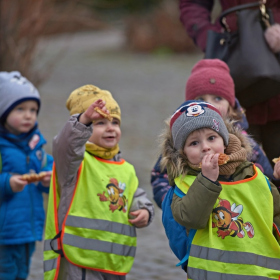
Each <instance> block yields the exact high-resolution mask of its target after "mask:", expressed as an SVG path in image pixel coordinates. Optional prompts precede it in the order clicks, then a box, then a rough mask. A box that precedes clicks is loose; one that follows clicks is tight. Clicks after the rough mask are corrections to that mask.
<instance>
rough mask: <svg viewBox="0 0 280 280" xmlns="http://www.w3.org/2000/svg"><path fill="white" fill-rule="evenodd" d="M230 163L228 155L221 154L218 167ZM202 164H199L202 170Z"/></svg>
mask: <svg viewBox="0 0 280 280" xmlns="http://www.w3.org/2000/svg"><path fill="white" fill-rule="evenodd" d="M228 161H229V156H228V155H226V154H220V155H219V157H218V165H223V164H226V163H227V162H228ZM201 165H202V163H200V164H199V168H201Z"/></svg>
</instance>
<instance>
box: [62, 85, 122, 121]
mask: <svg viewBox="0 0 280 280" xmlns="http://www.w3.org/2000/svg"><path fill="white" fill-rule="evenodd" d="M98 99H102V100H104V101H105V102H106V104H105V106H106V108H107V109H108V111H109V112H110V115H111V116H112V117H113V118H116V119H118V120H119V121H121V109H120V106H119V105H118V103H117V102H116V100H115V99H114V98H113V96H112V94H111V93H110V92H109V91H107V90H103V89H100V88H98V87H96V86H94V85H85V86H82V87H79V88H77V89H75V90H74V91H73V92H72V93H71V94H70V96H69V98H68V99H67V101H66V107H67V109H68V110H69V111H70V115H71V116H72V115H74V114H81V113H83V112H85V111H86V109H87V108H88V107H89V106H90V105H91V104H92V103H93V102H94V101H96V100H98Z"/></svg>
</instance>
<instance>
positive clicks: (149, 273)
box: [28, 31, 202, 280]
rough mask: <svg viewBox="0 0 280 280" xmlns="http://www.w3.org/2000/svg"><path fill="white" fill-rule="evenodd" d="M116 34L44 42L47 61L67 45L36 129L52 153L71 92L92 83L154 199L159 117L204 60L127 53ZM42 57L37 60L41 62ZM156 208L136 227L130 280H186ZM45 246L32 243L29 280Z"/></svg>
mask: <svg viewBox="0 0 280 280" xmlns="http://www.w3.org/2000/svg"><path fill="white" fill-rule="evenodd" d="M123 40H124V39H123V37H122V33H121V32H119V31H107V32H100V33H99V32H96V33H83V34H79V35H75V36H74V37H67V36H64V37H59V38H56V39H53V40H51V41H46V42H44V43H43V44H42V45H43V46H44V48H45V57H49V55H53V53H55V52H56V51H57V50H58V49H60V48H61V47H63V46H64V47H65V46H66V45H67V49H65V52H64V54H63V56H61V57H60V58H59V59H58V61H57V67H56V68H55V69H54V70H53V71H52V73H51V75H50V78H49V79H48V81H47V82H46V83H45V84H44V85H43V86H41V87H40V93H41V98H42V108H41V112H40V116H39V123H40V128H41V130H42V132H43V134H44V135H45V137H46V138H47V140H48V145H47V147H46V149H47V151H48V152H49V153H51V141H52V138H53V136H54V135H55V134H56V133H57V132H58V130H59V129H61V127H62V126H63V124H64V123H65V122H66V120H67V119H68V111H67V110H66V108H65V102H66V99H67V97H68V95H69V94H70V93H71V91H72V90H74V89H75V88H77V87H79V86H82V85H85V84H94V85H96V86H98V87H100V88H103V89H107V90H109V91H111V92H112V93H113V95H114V97H115V99H116V100H117V101H118V103H119V104H120V107H121V109H122V139H121V142H120V147H121V150H122V153H123V157H124V158H125V159H126V160H127V161H129V162H130V163H132V164H133V165H134V166H135V168H136V172H137V175H138V177H139V181H140V186H142V187H143V188H144V189H145V190H146V191H147V193H148V196H149V198H150V199H151V200H153V197H152V190H151V186H150V171H151V169H152V167H153V165H154V163H155V161H156V159H157V157H158V142H157V137H158V135H159V134H160V132H161V130H162V128H163V124H164V119H165V118H167V117H168V116H169V115H170V114H171V113H172V112H173V110H174V109H176V107H178V106H179V105H180V103H181V102H182V101H183V100H184V89H185V83H186V80H187V78H188V76H189V75H190V70H191V68H192V66H193V65H194V64H195V63H196V62H197V61H198V60H199V59H200V58H202V55H201V53H196V54H190V55H176V56H173V55H170V54H169V55H163V54H162V55H155V54H154V55H147V54H132V53H129V52H127V51H125V50H124V49H123V42H124V41H123ZM44 61H45V58H44V57H41V58H40V63H41V64H43V63H44ZM155 208H156V216H155V219H154V222H153V223H152V224H151V225H150V226H149V227H147V228H145V229H140V230H138V231H137V232H138V248H137V253H136V258H135V262H134V265H133V268H132V270H131V272H130V273H129V274H128V276H127V279H128V280H140V279H141V280H142V279H145V280H154V279H161V280H173V279H176V280H177V279H178V280H180V279H186V274H185V273H184V272H183V271H182V269H181V268H178V267H176V266H175V264H176V263H177V259H176V258H175V257H174V256H173V253H172V252H171V250H170V249H169V246H168V241H167V239H166V237H165V234H164V229H163V226H162V224H161V210H159V209H158V208H157V206H156V205H155ZM42 245H43V244H42V242H38V243H37V250H36V252H35V255H34V257H33V262H32V267H31V272H30V276H29V278H28V280H40V279H43V262H42V254H43V248H42Z"/></svg>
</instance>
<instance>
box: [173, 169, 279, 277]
mask: <svg viewBox="0 0 280 280" xmlns="http://www.w3.org/2000/svg"><path fill="white" fill-rule="evenodd" d="M254 168H255V175H254V176H253V177H252V178H249V179H244V180H241V181H237V182H220V183H221V185H222V191H221V193H220V195H219V199H218V200H217V202H216V204H215V205H214V208H213V212H212V215H211V216H210V218H209V222H208V224H207V226H206V228H205V229H200V230H197V232H196V234H195V236H194V239H193V242H192V245H191V251H190V257H189V262H188V271H187V273H188V278H189V280H191V279H195V280H202V279H203V280H216V279H227V280H236V279H238V280H240V279H241V280H243V279H244V280H245V279H246V280H247V279H251V280H268V279H280V278H279V277H280V246H279V243H278V242H277V240H276V238H275V236H274V235H273V198H272V194H271V191H270V189H269V187H268V185H267V182H266V178H265V176H264V175H263V174H262V173H261V171H260V170H259V169H257V168H256V167H254ZM195 178H196V177H195V176H186V177H185V178H184V179H183V180H181V178H177V179H176V180H175V183H176V185H177V187H179V189H180V190H181V191H183V192H184V193H187V192H188V189H189V186H191V184H192V183H193V181H194V180H195ZM248 198H249V199H248Z"/></svg>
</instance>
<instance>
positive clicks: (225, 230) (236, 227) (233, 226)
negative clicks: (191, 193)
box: [212, 199, 255, 239]
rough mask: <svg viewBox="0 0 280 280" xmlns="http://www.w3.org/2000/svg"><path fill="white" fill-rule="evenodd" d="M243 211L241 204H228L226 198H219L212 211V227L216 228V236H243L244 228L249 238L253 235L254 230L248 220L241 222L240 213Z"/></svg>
mask: <svg viewBox="0 0 280 280" xmlns="http://www.w3.org/2000/svg"><path fill="white" fill-rule="evenodd" d="M242 211H243V205H241V204H240V205H238V206H236V204H235V203H233V204H232V206H230V203H229V201H228V200H225V199H220V200H219V204H218V205H217V207H216V208H215V209H214V210H213V212H212V228H215V227H217V228H218V231H217V233H218V237H221V238H222V239H224V238H225V237H226V236H231V237H235V236H236V235H237V236H238V237H239V238H243V237H244V236H245V233H244V230H243V229H245V230H246V232H247V235H248V237H249V238H252V237H254V235H255V232H254V228H253V225H252V224H251V223H250V222H246V223H243V219H242V218H241V217H240V214H241V213H242Z"/></svg>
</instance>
